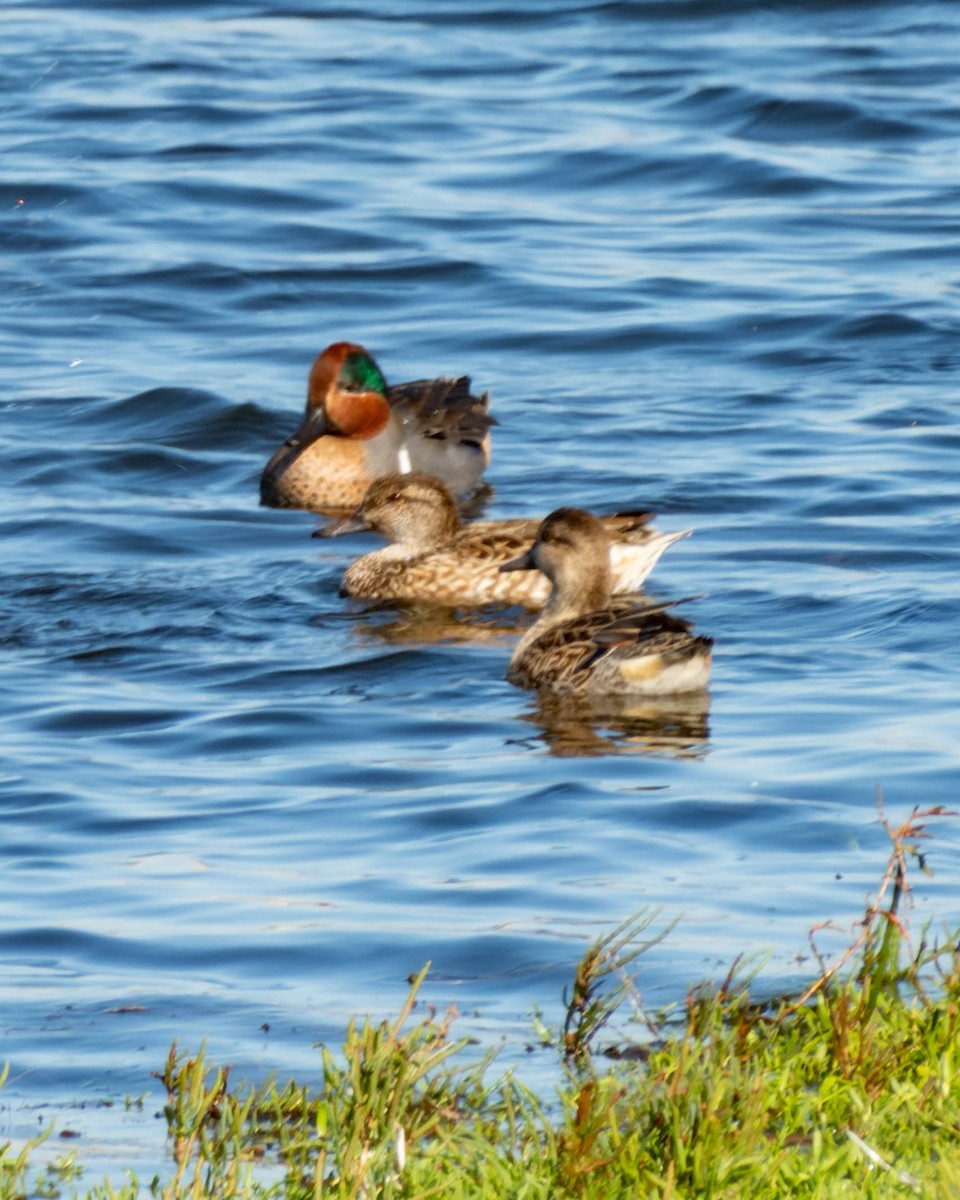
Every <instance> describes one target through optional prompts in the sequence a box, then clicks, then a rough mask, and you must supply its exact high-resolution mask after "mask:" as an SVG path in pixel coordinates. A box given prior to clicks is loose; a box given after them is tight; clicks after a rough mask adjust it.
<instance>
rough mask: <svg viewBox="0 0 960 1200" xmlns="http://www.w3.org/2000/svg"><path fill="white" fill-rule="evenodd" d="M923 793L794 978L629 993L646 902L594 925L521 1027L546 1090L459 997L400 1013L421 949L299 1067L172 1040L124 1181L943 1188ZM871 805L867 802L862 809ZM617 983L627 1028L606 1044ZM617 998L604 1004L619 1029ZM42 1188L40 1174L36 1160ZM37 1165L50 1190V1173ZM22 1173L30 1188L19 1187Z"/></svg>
mask: <svg viewBox="0 0 960 1200" xmlns="http://www.w3.org/2000/svg"><path fill="white" fill-rule="evenodd" d="M942 815H945V814H944V812H943V810H942V809H939V808H937V809H929V810H926V811H917V810H915V811H914V812H913V813H912V814H911V816H910V817H909V819H908V820H907V821H905V822H904V823H903V824H901V825H899V826H897V827H893V826H890V825H889V824H887V823H886V821H884V824H885V825H886V828H887V831H888V833H889V835H890V838H891V843H892V850H891V854H890V859H889V862H888V865H887V869H886V871H885V873H884V875H883V877H882V879H881V881H880V886H879V888H878V891H877V895H876V896H875V897H874V898H873V899H871V900H870V901H869V902H868V904H867V906H866V910H865V912H864V915H863V917H862V919H861V920H860V921H859V922H858V924H857V927H856V933H855V937H854V938H853V941H852V943H851V945H850V947H849V948H848V950H847V951H846V952H845V953H844V954H842V955H841V956H840V957H839V958H838V959H837V960H836V961H834V962H831V963H829V964H828V963H827V962H825V961H824V960H823V959H822V957H821V956H820V955H819V951H818V950H817V947H816V933H817V931H814V933H813V935H812V939H811V940H812V944H813V947H814V953H815V955H816V956H817V962H818V965H819V974H818V976H817V978H816V979H815V980H813V981H812V982H811V984H810V986H809V987H808V988H807V989H806V990H805V991H804V992H803V993H802V994H801V995H799V996H791V997H785V998H784V997H779V998H775V999H765V1000H758V999H756V998H755V997H754V995H753V994H752V993H753V991H754V990H756V987H757V979H758V969H757V964H755V963H754V964H749V963H737V964H735V966H734V968H733V969H731V971H730V973H729V974H728V976H727V977H726V978H725V979H724V980H723V981H722V982H720V983H719V984H716V983H709V984H706V983H705V984H702V985H700V986H698V987H696V988H694V989H692V990H691V992H690V993H689V995H688V996H687V997H686V1000H685V1003H684V1004H682V1005H679V1006H677V1008H676V1009H675V1010H673V1011H667V1012H662V1013H658V1014H653V1013H649V1012H646V1011H645V1009H644V1006H643V1004H642V1000H641V998H640V996H639V993H638V992H637V991H636V986H635V982H634V980H633V979H632V977H631V975H630V973H629V968H630V967H632V966H634V965H635V964H636V961H637V959H638V957H639V956H640V955H642V953H643V951H644V950H646V949H647V948H648V947H649V946H650V945H651V944H653V942H655V941H658V940H660V939H661V938H662V937H664V936H666V934H667V933H668V931H666V930H665V931H661V932H659V933H654V934H651V933H650V932H649V930H650V928H651V925H652V923H653V921H654V919H655V914H650V913H645V914H641V915H639V916H638V917H635V918H632V919H631V920H629V921H626V922H624V923H623V924H622V925H620V926H619V927H618V928H617V929H615V930H613V931H612V932H611V933H610V934H608V935H606V936H605V937H602V938H600V939H598V940H597V941H596V942H595V943H594V944H593V945H592V946H591V947H590V948H589V950H588V951H587V953H586V954H585V955H584V957H583V958H582V960H581V962H580V963H579V965H578V968H577V972H576V976H575V980H574V983H573V986H572V987H571V989H570V992H569V994H568V995H567V997H566V1020H565V1022H564V1025H563V1028H562V1029H560V1030H557V1031H555V1032H551V1031H549V1030H547V1029H545V1028H544V1027H543V1026H540V1027H539V1032H540V1034H541V1036H542V1038H543V1039H544V1040H545V1041H546V1042H547V1043H548V1044H549V1045H550V1046H552V1047H553V1049H554V1050H555V1052H556V1053H557V1054H558V1056H559V1057H560V1059H561V1061H562V1063H563V1084H562V1086H561V1088H560V1089H559V1092H558V1095H557V1097H556V1098H555V1100H554V1101H553V1102H548V1101H547V1100H546V1099H545V1098H544V1097H540V1096H537V1095H534V1094H533V1093H532V1092H531V1091H530V1090H529V1089H528V1088H526V1087H525V1086H524V1085H523V1084H522V1083H521V1082H520V1081H519V1080H518V1079H517V1078H516V1077H515V1075H514V1074H513V1073H512V1072H507V1073H505V1074H502V1075H501V1076H499V1077H497V1078H495V1080H494V1081H492V1082H491V1075H492V1074H493V1070H492V1068H493V1065H494V1064H493V1058H492V1056H491V1055H489V1054H488V1055H486V1056H482V1057H480V1058H479V1059H476V1058H472V1057H471V1055H470V1050H469V1048H468V1040H467V1039H465V1038H461V1039H457V1038H456V1037H454V1036H453V1028H454V1024H455V1014H454V1013H452V1012H448V1013H446V1014H444V1015H442V1016H438V1014H437V1013H436V1012H434V1011H432V1010H428V1012H427V1014H426V1015H425V1016H423V1017H422V1018H421V1019H420V1020H419V1021H414V1020H413V1018H414V1014H415V1012H416V1010H417V1009H418V1006H419V1004H420V1001H419V1000H418V995H419V992H420V989H421V986H422V984H423V981H424V978H425V977H426V973H427V968H426V967H425V968H424V969H423V970H422V971H421V972H420V973H419V975H417V976H416V978H415V979H413V981H412V983H411V988H410V993H409V996H408V998H407V1001H406V1004H405V1005H404V1007H403V1009H402V1011H401V1012H400V1014H399V1016H398V1017H397V1018H396V1020H394V1021H383V1022H374V1021H371V1020H369V1019H368V1020H364V1021H362V1022H351V1023H350V1025H349V1027H348V1029H347V1034H346V1038H345V1041H344V1044H343V1046H342V1047H341V1049H340V1052H339V1053H337V1054H334V1053H332V1052H331V1051H330V1050H328V1049H326V1048H325V1049H324V1050H323V1051H322V1054H323V1086H322V1087H321V1088H320V1089H319V1091H316V1092H313V1091H311V1090H310V1089H308V1088H306V1087H303V1086H301V1085H298V1084H297V1083H295V1082H293V1081H290V1082H288V1083H285V1084H282V1085H281V1084H278V1083H277V1081H276V1080H274V1079H268V1080H267V1081H266V1082H265V1083H263V1084H261V1085H260V1086H257V1087H253V1086H250V1085H246V1084H238V1085H236V1086H233V1085H232V1084H231V1081H230V1071H229V1068H226V1067H219V1066H217V1065H216V1064H214V1063H212V1062H210V1061H209V1060H208V1059H207V1056H206V1054H205V1052H204V1051H203V1049H201V1050H200V1051H199V1052H198V1053H196V1054H193V1055H190V1054H186V1053H184V1052H182V1051H181V1050H180V1049H179V1047H178V1046H176V1045H174V1046H173V1047H172V1048H171V1050H170V1054H169V1056H168V1059H167V1062H166V1065H165V1067H164V1069H163V1071H162V1072H160V1074H159V1075H158V1078H160V1079H161V1080H162V1082H163V1084H164V1087H165V1088H166V1092H167V1105H166V1109H165V1112H166V1118H167V1122H168V1129H169V1135H170V1145H171V1151H172V1159H173V1166H172V1169H171V1172H170V1175H169V1177H168V1178H167V1180H166V1181H165V1182H160V1181H157V1180H155V1181H154V1182H153V1183H152V1184H151V1185H150V1186H149V1188H146V1189H141V1188H140V1186H139V1184H138V1183H137V1181H136V1180H131V1181H130V1182H129V1183H128V1184H127V1185H125V1186H123V1187H120V1188H119V1189H117V1190H114V1188H113V1187H112V1186H111V1185H110V1184H107V1183H104V1184H102V1185H101V1186H99V1187H96V1188H94V1189H92V1191H91V1192H90V1193H89V1194H90V1195H91V1196H95V1197H97V1198H98V1200H108V1198H109V1200H121V1198H122V1200H133V1198H134V1197H136V1196H138V1195H140V1194H147V1193H149V1194H153V1195H157V1196H163V1197H166V1198H169V1200H182V1198H187V1197H190V1198H196V1200H200V1198H201V1197H202V1198H207V1197H216V1198H220V1197H223V1198H226V1197H233V1196H243V1197H267V1196H276V1197H287V1198H289V1200H301V1198H303V1200H306V1198H307V1197H331V1198H333V1197H335V1198H337V1200H340V1198H350V1200H354V1198H357V1200H359V1198H366V1197H383V1198H384V1200H387V1198H392V1197H418V1198H424V1200H426V1198H428V1197H450V1198H466V1197H490V1198H491V1200H493V1198H494V1197H496V1198H498V1200H499V1198H501V1197H504V1196H510V1197H520V1198H523V1200H539V1198H543V1200H548V1198H551V1200H553V1198H558V1197H559V1198H567V1197H570V1198H583V1200H600V1198H601V1197H602V1198H609V1197H620V1196H624V1197H626V1196H630V1197H637V1196H642V1197H656V1198H658V1200H660V1198H662V1200H667V1198H670V1200H680V1198H687V1197H689V1198H691V1200H692V1198H693V1197H697V1198H702V1197H717V1198H720V1197H739V1196H743V1195H746V1194H748V1193H749V1195H750V1196H751V1198H752V1200H767V1198H770V1200H773V1198H774V1197H783V1196H791V1197H809V1198H810V1200H815V1198H823V1200H827V1197H829V1198H831V1200H833V1198H834V1197H838V1196H841V1197H842V1196H850V1197H867V1198H873V1197H876V1198H882V1197H888V1196H889V1197H895V1196H908V1195H920V1196H930V1197H934V1196H946V1195H957V1194H960V1140H958V1136H957V1135H958V1133H960V1087H958V1084H957V1069H958V1065H960V1064H958V1059H960V949H958V939H957V935H956V933H955V932H954V933H951V932H949V931H948V932H947V933H946V934H945V935H944V937H943V938H942V940H940V941H939V942H937V941H930V940H929V935H928V931H925V932H924V933H923V935H922V936H921V938H920V940H919V943H918V944H914V942H913V941H912V940H911V937H910V933H909V929H908V925H907V921H906V909H907V907H908V900H909V891H910V887H909V882H908V875H907V865H908V862H909V861H910V860H913V862H914V863H915V864H917V865H919V867H920V869H926V867H925V861H924V856H923V854H922V852H921V849H920V846H921V844H922V841H923V839H924V838H925V837H927V833H926V825H927V823H928V822H929V820H930V819H931V818H933V817H936V816H942ZM881 817H882V814H881ZM628 998H629V999H630V1000H631V1001H632V1005H633V1012H634V1017H633V1025H632V1026H629V1027H630V1028H635V1030H636V1033H631V1036H629V1037H626V1036H623V1035H622V1033H618V1036H617V1038H616V1039H615V1040H613V1041H610V1042H609V1044H608V1045H607V1046H606V1047H604V1048H602V1049H601V1048H599V1047H598V1042H599V1040H600V1034H601V1033H602V1032H603V1031H606V1033H607V1036H608V1038H609V1035H610V1030H611V1029H612V1026H611V1024H610V1022H611V1019H612V1018H613V1017H614V1016H615V1015H621V1016H622V1014H623V1009H625V1008H626V1007H627V1006H626V1005H625V1004H624V1001H625V1000H626V999H628ZM622 1028H623V1022H622V1021H621V1022H620V1029H621V1030H622ZM31 1148H32V1147H31V1146H28V1147H25V1148H24V1149H23V1150H21V1151H20V1152H19V1153H17V1154H16V1155H12V1154H11V1152H10V1150H9V1148H8V1147H5V1148H3V1149H2V1151H0V1195H2V1196H3V1197H14V1196H23V1195H26V1194H28V1190H27V1187H26V1178H27V1171H28V1158H29V1151H30V1149H31ZM45 1188H46V1190H44V1191H43V1194H44V1195H56V1194H58V1191H57V1188H56V1186H55V1180H54V1179H53V1175H52V1174H51V1173H49V1172H48V1176H47V1177H46V1178H45ZM51 1189H52V1190H51ZM40 1191H41V1189H40V1188H39V1187H38V1188H35V1189H33V1194H38V1193H39V1192H40Z"/></svg>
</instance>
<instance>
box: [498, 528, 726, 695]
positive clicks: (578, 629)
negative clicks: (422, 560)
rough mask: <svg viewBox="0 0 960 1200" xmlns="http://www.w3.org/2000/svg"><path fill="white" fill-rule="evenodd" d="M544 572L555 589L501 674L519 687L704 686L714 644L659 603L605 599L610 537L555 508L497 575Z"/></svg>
mask: <svg viewBox="0 0 960 1200" xmlns="http://www.w3.org/2000/svg"><path fill="white" fill-rule="evenodd" d="M531 568H536V569H539V570H540V571H542V572H543V573H544V574H545V575H546V576H547V577H548V578H549V579H550V581H551V583H552V585H553V590H552V592H551V593H550V599H549V600H548V602H547V605H546V607H545V608H544V610H543V612H542V613H541V614H540V617H539V619H538V620H537V622H536V623H535V624H534V625H533V627H532V628H531V629H530V630H528V632H527V633H526V634H525V635H524V636H523V638H521V640H520V642H519V644H518V645H517V648H516V650H515V651H514V653H513V657H512V659H511V660H510V666H509V668H508V671H507V678H508V679H509V680H510V682H511V683H515V684H516V685H517V686H518V687H528V688H543V689H546V690H549V691H553V692H559V693H565V694H572V695H625V696H666V695H674V694H677V693H683V692H690V691H698V690H701V689H703V688H705V687H706V685H707V680H708V678H709V673H710V657H711V646H712V644H713V643H712V641H711V639H710V638H706V637H694V636H693V635H692V634H691V633H690V628H691V626H690V624H689V622H687V621H684V620H682V619H681V618H680V617H677V616H675V615H674V614H672V613H670V612H668V611H666V608H665V606H663V605H656V604H637V603H636V602H631V601H629V600H620V601H617V600H611V599H610V588H611V575H610V555H609V535H608V533H607V531H606V530H605V529H604V527H603V525H602V524H601V522H600V521H598V520H597V518H596V517H594V516H593V515H592V514H590V513H588V512H584V511H583V510H582V509H577V508H560V509H557V510H556V511H555V512H553V513H551V514H550V515H549V516H548V517H547V518H546V519H545V520H544V521H543V523H542V524H541V526H540V529H539V530H538V532H537V537H536V541H535V542H534V544H533V546H532V547H531V548H530V549H529V550H528V551H527V553H526V554H523V555H521V556H520V557H519V558H517V559H515V560H514V561H513V562H510V563H507V564H506V565H505V566H503V567H501V570H503V571H507V572H512V571H521V572H525V571H527V570H530V569H531Z"/></svg>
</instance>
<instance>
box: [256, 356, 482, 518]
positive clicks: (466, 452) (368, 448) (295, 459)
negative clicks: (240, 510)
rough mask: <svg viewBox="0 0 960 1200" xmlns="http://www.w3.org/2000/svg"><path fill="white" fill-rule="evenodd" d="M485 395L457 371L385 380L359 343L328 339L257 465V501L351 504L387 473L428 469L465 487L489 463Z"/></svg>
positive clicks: (464, 489)
mask: <svg viewBox="0 0 960 1200" xmlns="http://www.w3.org/2000/svg"><path fill="white" fill-rule="evenodd" d="M488 401H489V396H488V393H486V392H484V394H483V395H482V396H479V397H477V396H474V395H472V394H471V392H470V380H469V378H468V377H467V376H466V375H464V376H462V377H461V378H459V379H419V380H417V381H415V382H414V383H400V384H396V385H395V386H393V387H388V386H387V382H386V380H385V379H384V376H383V372H382V371H381V370H380V368H379V367H378V366H377V364H376V362H375V361H374V359H373V357H372V355H370V354H369V353H368V352H367V351H366V350H365V349H364V348H363V346H358V345H356V344H355V343H354V342H335V343H334V344H333V345H332V346H328V347H327V348H326V350H324V351H323V353H322V354H320V355H319V356H318V357H317V359H316V361H315V362H314V364H313V367H312V368H311V370H310V378H309V382H308V384H307V411H306V416H305V417H304V420H303V424H302V425H301V426H300V428H299V429H298V430H297V432H296V433H295V434H294V435H293V436H292V437H289V438H287V440H286V441H285V442H284V443H283V445H282V446H281V447H280V449H279V450H278V451H277V452H276V454H274V455H273V457H272V458H271V459H270V461H269V462H268V463H267V465H266V467H264V470H263V474H262V476H261V477H260V503H261V504H269V505H272V506H274V507H275V508H310V509H324V508H353V507H354V506H355V505H357V504H359V503H360V501H361V500H362V499H363V494H364V492H365V491H366V490H367V488H368V487H369V486H370V484H371V483H372V482H373V480H374V479H376V478H378V477H379V476H380V475H385V474H387V473H388V472H390V471H411V470H421V471H429V472H430V473H431V474H434V475H438V476H439V477H440V478H441V479H443V481H444V482H445V483H447V484H449V486H450V487H451V488H453V490H454V491H455V492H457V493H458V494H460V493H466V492H470V491H472V490H473V489H474V488H475V487H476V486H477V484H478V483H479V482H480V477H481V475H482V474H483V471H484V469H485V467H486V466H487V463H488V462H489V461H490V426H491V425H493V424H495V422H494V419H493V417H491V416H489V415H488V413H487V405H488Z"/></svg>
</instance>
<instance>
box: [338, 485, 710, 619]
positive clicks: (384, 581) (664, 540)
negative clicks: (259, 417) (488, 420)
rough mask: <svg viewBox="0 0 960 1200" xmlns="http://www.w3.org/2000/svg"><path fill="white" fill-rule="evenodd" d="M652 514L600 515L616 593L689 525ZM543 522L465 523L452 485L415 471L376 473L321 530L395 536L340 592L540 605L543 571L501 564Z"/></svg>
mask: <svg viewBox="0 0 960 1200" xmlns="http://www.w3.org/2000/svg"><path fill="white" fill-rule="evenodd" d="M652 516H653V514H652V513H649V512H636V513H618V514H615V515H613V516H608V517H601V518H599V520H600V522H601V523H602V526H603V528H604V530H605V531H606V533H607V535H608V538H609V543H608V555H609V558H610V563H611V572H612V587H613V590H614V591H615V592H617V593H621V592H634V591H637V590H639V588H640V587H641V585H642V583H643V580H644V579H645V578H646V576H647V575H648V574H649V572H650V570H651V569H652V567H653V566H654V564H655V563H656V561H657V559H658V558H659V557H660V555H661V554H662V553H663V551H664V550H665V549H666V547H667V546H669V545H670V544H671V543H672V542H675V541H676V540H677V539H678V538H681V537H685V536H686V534H687V533H688V532H689V531H687V530H685V531H683V532H680V533H659V532H657V531H656V530H654V529H651V528H650V520H651V518H652ZM539 525H540V522H539V520H538V519H537V518H533V517H519V518H513V519H508V520H501V521H474V522H471V523H470V524H461V521H460V517H459V514H458V512H457V506H456V502H455V501H454V498H453V496H452V495H451V494H450V492H449V490H448V489H447V488H446V487H444V485H443V484H442V483H441V482H440V481H439V480H437V479H434V478H432V477H431V476H429V475H424V474H422V473H419V472H414V473H411V474H409V475H388V476H384V477H383V478H382V479H378V480H376V481H375V482H374V483H373V484H372V485H371V486H370V488H369V490H368V491H367V494H366V496H365V497H364V499H363V502H362V503H361V505H360V507H359V508H358V510H357V512H356V513H355V514H354V515H353V516H352V517H348V518H346V519H345V520H343V521H338V522H336V523H335V524H333V525H329V526H327V527H325V528H324V529H320V530H317V536H322V537H336V536H338V535H340V534H343V533H351V532H356V531H357V530H360V529H374V530H376V531H377V533H379V534H381V535H382V536H383V537H385V538H388V539H389V541H390V543H391V544H390V545H389V546H387V547H385V548H384V549H382V550H376V551H374V552H373V553H371V554H367V555H364V557H363V558H360V559H358V560H357V561H356V562H355V563H353V564H352V565H351V566H350V567H348V569H347V571H346V573H345V575H344V577H343V583H342V585H341V589H340V590H341V594H342V595H346V596H358V597H363V598H365V599H370V600H428V601H433V602H435V603H438V604H454V605H462V604H488V603H502V604H522V605H524V606H525V607H527V608H539V607H540V606H541V605H543V604H544V603H545V602H546V599H547V596H548V595H549V592H550V585H549V583H548V581H547V579H546V577H545V576H544V575H542V574H541V573H540V572H539V571H527V572H523V573H519V572H518V573H515V574H504V573H502V572H501V571H500V567H501V566H502V565H503V564H504V563H506V562H509V561H510V560H511V559H512V558H515V557H516V555H517V554H519V553H520V551H521V550H523V549H525V548H526V547H527V546H528V545H529V544H530V541H531V539H532V538H533V537H534V536H535V534H536V531H537V529H538V527H539Z"/></svg>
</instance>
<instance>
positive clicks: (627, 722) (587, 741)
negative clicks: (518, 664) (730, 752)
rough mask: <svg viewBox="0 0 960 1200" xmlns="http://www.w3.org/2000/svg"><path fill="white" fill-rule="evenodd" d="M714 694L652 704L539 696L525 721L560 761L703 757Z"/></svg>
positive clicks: (646, 700)
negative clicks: (631, 756) (616, 756)
mask: <svg viewBox="0 0 960 1200" xmlns="http://www.w3.org/2000/svg"><path fill="white" fill-rule="evenodd" d="M709 712H710V693H709V692H707V691H702V692H693V693H690V694H689V695H684V696H666V697H663V698H662V699H657V700H651V699H649V698H643V699H642V700H641V699H639V698H637V697H627V696H604V697H594V698H584V697H580V696H553V695H549V694H546V693H544V694H538V695H536V696H535V697H534V700H533V707H532V708H531V709H530V710H529V711H528V712H526V713H523V714H522V720H524V721H528V722H529V723H530V724H531V725H535V726H537V727H538V730H539V733H538V734H537V735H536V737H535V738H534V739H532V740H534V741H536V742H543V743H544V744H545V745H546V747H547V749H548V750H549V751H550V753H551V754H555V755H557V756H558V757H561V758H571V757H576V758H579V757H589V756H592V755H602V754H667V755H669V756H670V757H672V758H702V757H703V756H704V755H705V754H706V752H707V748H708V744H709V740H710V723H709Z"/></svg>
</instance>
